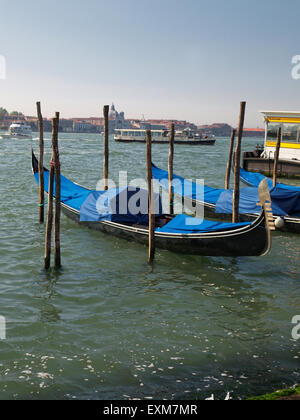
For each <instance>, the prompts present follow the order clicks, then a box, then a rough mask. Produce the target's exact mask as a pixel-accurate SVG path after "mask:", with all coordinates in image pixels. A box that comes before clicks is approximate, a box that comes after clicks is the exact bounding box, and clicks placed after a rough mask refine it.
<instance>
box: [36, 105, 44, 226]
mask: <svg viewBox="0 0 300 420" xmlns="http://www.w3.org/2000/svg"><path fill="white" fill-rule="evenodd" d="M36 108H37V116H38V124H39V222H40V223H44V220H45V209H44V207H45V189H44V186H45V183H44V121H43V116H42V111H41V103H40V102H37V103H36Z"/></svg>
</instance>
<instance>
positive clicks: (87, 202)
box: [34, 170, 162, 224]
mask: <svg viewBox="0 0 300 420" xmlns="http://www.w3.org/2000/svg"><path fill="white" fill-rule="evenodd" d="M34 177H35V179H36V181H37V183H39V174H38V173H36V174H34ZM44 183H45V191H46V192H49V171H47V170H45V171H44ZM53 191H54V194H53V195H54V197H55V178H54V188H53ZM154 200H155V212H156V214H157V215H160V214H162V203H161V199H160V197H159V195H158V194H154ZM61 202H62V203H64V204H66V205H68V206H69V207H71V208H72V209H74V210H77V211H80V221H85V222H96V221H103V220H109V221H113V222H116V223H136V224H145V223H146V224H147V223H148V220H149V216H148V205H149V204H148V193H147V191H145V190H141V189H140V188H129V187H126V188H123V189H121V190H119V189H111V190H109V191H93V190H89V189H87V188H84V187H81V186H80V185H77V184H75V183H74V182H72V181H70V180H69V179H67V178H65V177H64V176H62V175H61Z"/></svg>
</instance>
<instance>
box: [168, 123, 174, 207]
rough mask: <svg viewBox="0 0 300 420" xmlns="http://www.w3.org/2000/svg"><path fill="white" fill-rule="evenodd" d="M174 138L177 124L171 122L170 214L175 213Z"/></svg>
mask: <svg viewBox="0 0 300 420" xmlns="http://www.w3.org/2000/svg"><path fill="white" fill-rule="evenodd" d="M174 139H175V125H174V124H171V131H170V153H169V201H170V214H174V188H173V172H174Z"/></svg>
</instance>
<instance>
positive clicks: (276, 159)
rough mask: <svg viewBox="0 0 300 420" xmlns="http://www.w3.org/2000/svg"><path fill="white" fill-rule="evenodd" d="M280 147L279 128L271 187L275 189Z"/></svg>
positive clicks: (279, 130) (279, 129)
mask: <svg viewBox="0 0 300 420" xmlns="http://www.w3.org/2000/svg"><path fill="white" fill-rule="evenodd" d="M280 146H281V127H279V128H278V134H277V144H276V150H275V155H274V170H273V187H276V184H277V169H278V160H279V153H280Z"/></svg>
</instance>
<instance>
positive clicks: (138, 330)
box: [0, 134, 300, 399]
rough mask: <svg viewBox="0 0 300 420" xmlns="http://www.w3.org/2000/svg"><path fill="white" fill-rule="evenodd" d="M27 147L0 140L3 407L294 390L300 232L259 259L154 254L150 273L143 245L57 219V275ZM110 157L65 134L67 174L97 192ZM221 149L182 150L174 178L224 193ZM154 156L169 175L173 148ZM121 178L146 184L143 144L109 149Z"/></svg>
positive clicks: (299, 351) (90, 141)
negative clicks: (50, 263) (24, 402)
mask: <svg viewBox="0 0 300 420" xmlns="http://www.w3.org/2000/svg"><path fill="white" fill-rule="evenodd" d="M47 137H48V139H47V141H46V161H47V162H48V161H49V159H50V140H49V134H48V135H47ZM257 142H260V141H259V140H258V139H252V140H245V143H244V147H245V148H246V149H248V150H249V149H250V150H252V149H253V147H255V145H256V143H257ZM31 143H32V144H33V146H34V148H35V149H36V150H37V140H36V139H34V140H33V141H32V142H30V141H28V140H9V139H0V157H1V158H0V194H1V208H0V315H1V316H4V317H5V318H6V323H7V331H6V334H7V337H6V340H2V341H0V399H7V398H9V399H13V398H15V399H25V398H32V399H42V398H43V399H44V398H46V399H56V398H63V399H83V398H88V399H129V398H138V399H139V398H141V399H143V398H149V399H151V398H153V399H155V398H158V399H162V398H166V399H172V398H180V399H191V398H198V399H203V398H207V397H210V395H211V394H212V393H213V394H215V396H216V398H219V399H224V398H225V396H226V394H227V392H230V393H231V396H232V397H233V398H243V397H245V396H251V395H259V394H263V393H265V392H270V391H272V390H274V389H277V388H284V387H286V386H291V385H294V384H296V383H299V382H300V378H299V366H300V359H299V357H300V341H295V340H292V335H291V332H292V327H293V326H292V323H291V321H292V318H293V317H294V316H295V315H300V273H299V271H300V264H299V257H300V236H295V235H285V234H275V235H274V238H273V248H272V252H271V253H270V255H268V256H266V257H263V258H207V257H196V256H182V255H177V254H173V253H170V252H167V251H160V250H158V251H157V255H156V262H155V265H154V268H153V269H151V268H150V267H149V266H148V265H147V264H146V259H147V249H146V247H143V246H141V245H138V244H134V243H130V242H126V241H124V240H120V239H117V238H114V237H110V236H106V235H104V234H101V233H97V232H92V231H89V230H86V229H84V228H81V227H79V226H77V225H75V224H73V222H71V221H70V220H68V219H66V218H65V216H62V258H63V268H62V270H61V271H60V272H55V271H50V272H48V273H46V272H44V271H43V269H42V266H43V241H44V226H40V225H39V224H38V222H37V219H38V217H37V216H38V205H37V196H38V192H37V187H36V184H35V181H34V179H33V177H32V173H31V161H30V158H31V157H30V146H31ZM102 150H103V149H102V139H101V137H98V136H94V135H71V134H70V135H69V134H68V135H61V136H60V154H61V162H62V173H63V174H65V175H66V176H68V177H69V178H71V179H72V180H74V181H76V182H78V183H80V184H83V185H86V186H88V187H91V188H95V186H96V183H97V181H98V179H99V178H100V175H101V173H102ZM227 153H228V139H218V142H217V144H216V146H215V147H189V146H177V147H176V157H175V171H176V172H177V173H179V174H182V175H183V176H186V177H194V178H204V179H205V182H206V183H207V184H208V185H211V186H215V187H223V183H224V173H225V164H226V157H227ZM153 155H154V156H153V160H154V162H155V163H156V164H157V165H161V166H162V167H164V168H166V166H167V157H168V147H167V146H164V145H155V146H154V148H153ZM119 170H127V171H128V173H129V179H133V178H137V177H138V178H141V177H144V174H145V146H144V145H142V144H141V145H139V144H138V145H130V146H129V145H120V144H115V143H114V142H113V141H112V142H111V153H110V174H111V177H112V178H113V179H116V180H117V176H118V171H119Z"/></svg>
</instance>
